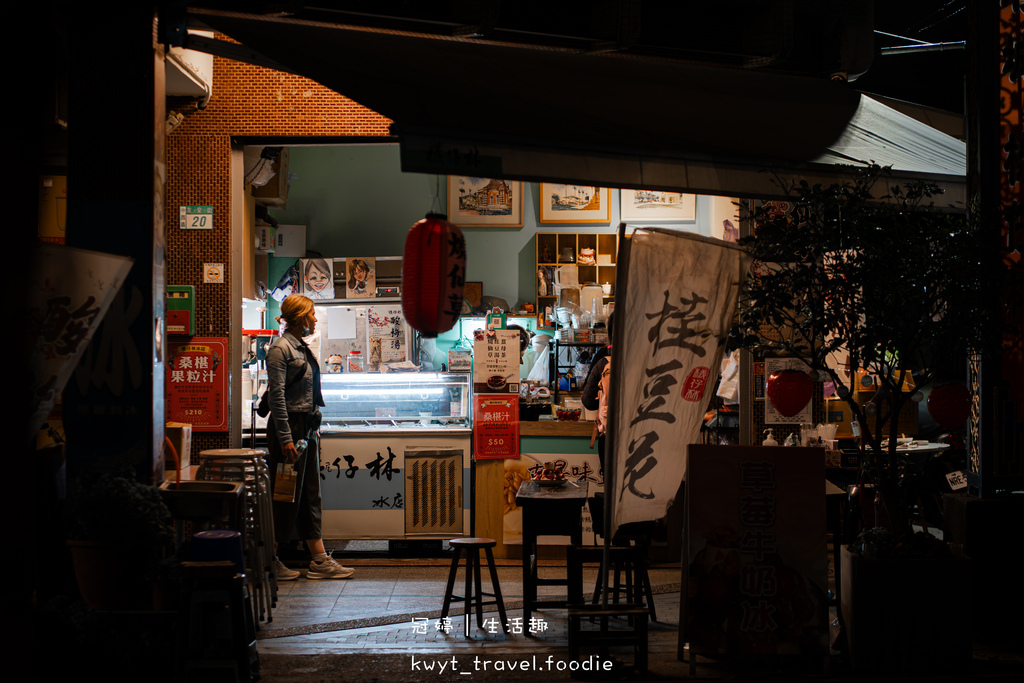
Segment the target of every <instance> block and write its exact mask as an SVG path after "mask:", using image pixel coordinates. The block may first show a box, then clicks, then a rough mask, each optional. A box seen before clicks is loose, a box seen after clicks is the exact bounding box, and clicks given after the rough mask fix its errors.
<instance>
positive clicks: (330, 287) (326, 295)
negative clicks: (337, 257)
mask: <svg viewBox="0 0 1024 683" xmlns="http://www.w3.org/2000/svg"><path fill="white" fill-rule="evenodd" d="M299 266H300V268H301V273H300V275H301V282H302V287H301V288H300V289H301V291H302V294H303V296H306V297H309V298H310V299H313V300H314V301H315V300H317V299H333V298H334V297H335V294H334V260H333V259H325V258H304V259H299Z"/></svg>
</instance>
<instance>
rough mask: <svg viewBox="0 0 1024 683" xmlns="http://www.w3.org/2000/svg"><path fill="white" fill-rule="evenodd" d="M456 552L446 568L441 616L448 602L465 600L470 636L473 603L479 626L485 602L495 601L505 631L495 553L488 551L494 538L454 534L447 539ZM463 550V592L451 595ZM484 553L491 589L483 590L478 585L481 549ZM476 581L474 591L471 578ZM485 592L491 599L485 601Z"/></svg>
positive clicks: (444, 615)
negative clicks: (464, 536)
mask: <svg viewBox="0 0 1024 683" xmlns="http://www.w3.org/2000/svg"><path fill="white" fill-rule="evenodd" d="M448 543H449V544H450V545H451V547H452V549H453V550H454V551H455V554H454V555H453V556H452V568H451V571H450V572H448V587H447V588H445V591H444V606H443V607H442V608H441V618H442V619H444V618H445V617H447V616H448V608H449V607H450V606H451V603H452V602H453V601H454V602H463V603H465V614H466V618H465V632H464V634H465V635H466V637H469V622H470V619H471V618H472V611H473V606H474V605H476V623H477V626H479V627H480V628H483V627H484V610H483V606H484V605H497V606H498V616H500V617H501V629H502V630H503V631H504V632H505V633H508V624H507V623H506V622H507V621H508V620H507V619H506V617H505V603H504V602H503V601H502V599H501V586H500V585H499V584H498V571H497V570H496V569H495V568H494V553H493V552H492V551H491V548H493V547H494V546H495V545H497V542H496V541H495V540H494V539H493V538H453V539H452V540H450V541H448ZM463 548H465V550H466V592H465V594H464V595H452V590H453V589H454V588H455V575H456V573H458V570H459V555H461V554H462V550H463ZM481 549H482V550H483V551H484V552H486V553H487V568H488V569H489V570H490V572H491V590H493V591H494V592H493V593H484V592H483V591H482V590H481V587H480V550H481ZM474 580H475V581H476V594H475V595H474V594H473V581H474ZM485 595H486V596H488V597H491V598H494V600H487V601H484V600H483V597H484V596H485Z"/></svg>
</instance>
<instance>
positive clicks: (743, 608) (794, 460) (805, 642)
mask: <svg viewBox="0 0 1024 683" xmlns="http://www.w3.org/2000/svg"><path fill="white" fill-rule="evenodd" d="M817 450H818V449H815V448H784V447H765V446H706V445H691V446H690V447H689V451H688V452H689V456H688V460H689V463H688V466H687V474H686V482H687V483H686V505H687V514H688V519H689V522H688V528H687V531H686V538H687V539H688V541H687V547H686V548H685V549H684V553H685V554H684V558H683V560H684V562H685V563H686V564H685V567H684V569H683V579H684V581H685V582H686V583H687V586H686V587H685V588H684V590H683V595H685V596H687V597H686V600H685V603H684V605H683V610H682V625H683V629H684V636H683V638H682V639H681V640H685V641H686V642H689V643H690V652H691V653H697V654H737V655H807V656H811V657H816V658H820V657H823V656H825V655H826V654H827V653H828V635H829V634H828V597H827V590H828V554H827V551H826V545H825V532H826V529H825V493H824V485H825V465H824V462H823V460H822V458H821V453H819V452H815V451H817Z"/></svg>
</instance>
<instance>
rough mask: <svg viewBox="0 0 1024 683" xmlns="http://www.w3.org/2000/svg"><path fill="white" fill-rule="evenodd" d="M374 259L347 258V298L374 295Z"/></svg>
mask: <svg viewBox="0 0 1024 683" xmlns="http://www.w3.org/2000/svg"><path fill="white" fill-rule="evenodd" d="M375 261H376V259H372V258H353V259H348V263H347V265H348V282H347V283H346V285H347V287H346V289H347V293H346V294H347V296H348V298H349V299H357V298H364V297H371V296H374V295H375V293H376V292H375V289H376V284H375V283H376V275H375V274H374V265H375Z"/></svg>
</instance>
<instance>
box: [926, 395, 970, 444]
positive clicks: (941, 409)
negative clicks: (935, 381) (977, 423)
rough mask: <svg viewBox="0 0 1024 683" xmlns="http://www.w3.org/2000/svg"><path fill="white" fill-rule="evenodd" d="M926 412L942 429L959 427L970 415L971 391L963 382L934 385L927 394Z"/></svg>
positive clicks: (950, 429) (951, 429)
mask: <svg viewBox="0 0 1024 683" xmlns="http://www.w3.org/2000/svg"><path fill="white" fill-rule="evenodd" d="M928 414H929V415H931V416H932V418H934V420H935V421H936V422H938V423H939V426H940V427H942V428H943V429H946V430H948V431H951V432H952V431H953V430H955V429H960V427H962V426H963V424H964V421H965V420H966V419H967V418H968V417H970V416H971V391H970V390H969V389H968V388H967V387H965V386H964V385H963V384H943V385H942V386H941V387H935V388H934V389H932V390H931V393H929V394H928Z"/></svg>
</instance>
